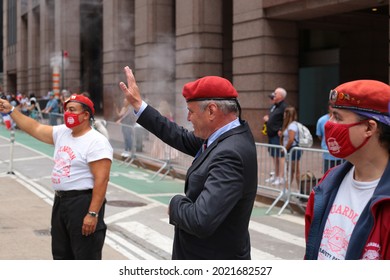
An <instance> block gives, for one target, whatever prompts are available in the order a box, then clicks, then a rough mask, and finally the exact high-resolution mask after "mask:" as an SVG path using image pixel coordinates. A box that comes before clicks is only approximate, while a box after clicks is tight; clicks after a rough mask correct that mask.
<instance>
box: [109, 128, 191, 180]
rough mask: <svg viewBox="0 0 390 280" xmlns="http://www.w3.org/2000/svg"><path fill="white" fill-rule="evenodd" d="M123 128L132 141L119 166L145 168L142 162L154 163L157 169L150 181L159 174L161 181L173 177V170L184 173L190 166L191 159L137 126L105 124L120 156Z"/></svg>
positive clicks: (123, 138) (112, 143)
mask: <svg viewBox="0 0 390 280" xmlns="http://www.w3.org/2000/svg"><path fill="white" fill-rule="evenodd" d="M124 128H128V129H130V130H131V133H130V134H131V137H132V141H131V151H129V154H128V155H125V156H122V158H123V162H122V163H121V164H126V165H127V166H129V165H130V164H132V163H137V165H141V166H142V167H145V165H144V163H143V161H150V162H154V163H155V164H157V165H159V167H158V170H157V171H156V172H155V173H154V175H153V176H152V179H155V178H156V177H157V175H159V174H162V177H161V178H160V179H163V178H164V177H165V176H166V175H168V174H169V173H170V174H171V175H172V176H173V177H174V175H175V170H183V171H184V172H185V171H186V170H187V169H188V168H189V166H190V165H191V163H192V157H190V156H188V155H186V154H184V153H181V152H179V151H178V150H176V149H174V148H172V147H170V146H168V145H167V144H165V143H164V142H163V141H161V140H160V139H158V138H157V137H156V136H154V135H153V134H151V133H149V132H148V131H147V130H146V129H144V128H143V127H142V126H140V125H138V124H135V125H134V126H131V125H126V124H118V123H115V122H109V121H108V122H106V129H107V131H108V134H109V140H110V143H111V146H112V147H113V149H114V152H116V153H119V154H121V152H122V151H124V149H125V148H124V147H125V141H126V140H125V133H124ZM139 159H140V160H139Z"/></svg>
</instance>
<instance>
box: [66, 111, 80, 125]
mask: <svg viewBox="0 0 390 280" xmlns="http://www.w3.org/2000/svg"><path fill="white" fill-rule="evenodd" d="M81 114H84V112H82V113H80V114H75V113H71V112H65V113H64V121H65V125H66V126H67V127H68V128H72V127H75V126H78V125H79V124H81V123H82V122H83V121H82V122H80V121H79V116H80V115H81Z"/></svg>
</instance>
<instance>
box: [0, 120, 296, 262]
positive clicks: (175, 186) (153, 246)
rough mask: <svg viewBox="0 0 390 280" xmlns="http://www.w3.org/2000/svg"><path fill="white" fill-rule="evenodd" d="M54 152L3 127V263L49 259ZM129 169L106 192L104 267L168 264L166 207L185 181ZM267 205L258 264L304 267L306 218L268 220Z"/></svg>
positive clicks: (258, 231) (254, 231)
mask: <svg viewBox="0 0 390 280" xmlns="http://www.w3.org/2000/svg"><path fill="white" fill-rule="evenodd" d="M53 150H54V149H53V147H52V146H50V145H46V144H44V143H41V142H39V141H37V140H35V139H33V138H32V137H30V136H28V135H27V134H25V133H23V132H21V131H18V130H17V131H16V133H15V142H14V143H12V141H10V131H7V130H6V129H5V128H4V127H3V126H0V190H1V191H0V244H1V250H0V259H2V260H50V259H52V256H51V252H50V242H51V237H50V215H51V205H52V203H53V197H54V193H53V191H52V189H51V186H50V175H51V169H52V167H53V160H52V155H53ZM154 175H155V174H154V172H153V171H151V170H146V169H143V168H139V167H137V166H133V165H130V166H126V165H124V164H122V162H121V161H120V160H115V161H114V163H113V165H112V169H111V175H110V183H109V187H108V191H107V206H106V215H105V221H106V223H107V225H108V231H107V237H106V242H105V246H104V250H103V259H105V260H126V259H130V260H166V259H170V258H171V250H172V242H173V227H172V226H171V225H170V224H169V223H168V216H167V214H166V213H167V204H168V201H169V199H170V198H171V197H172V196H173V195H174V194H177V193H182V192H183V186H184V182H183V181H182V180H180V179H174V178H171V177H168V176H166V177H164V178H162V177H161V176H154ZM267 209H268V205H264V204H260V203H256V205H255V207H254V209H253V213H252V218H251V223H250V233H251V242H252V258H253V259H257V260H278V259H284V260H301V259H302V258H303V255H304V218H303V216H302V215H299V214H297V213H289V211H285V212H284V214H282V215H280V216H279V215H277V213H278V211H279V209H278V208H277V207H275V208H274V209H273V210H272V212H271V213H270V214H269V215H266V214H265V212H266V210H267Z"/></svg>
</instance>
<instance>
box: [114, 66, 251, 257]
mask: <svg viewBox="0 0 390 280" xmlns="http://www.w3.org/2000/svg"><path fill="white" fill-rule="evenodd" d="M125 74H126V77H127V85H126V84H125V83H123V82H121V83H120V87H121V89H122V91H123V93H124V95H125V97H126V99H127V100H128V101H129V103H130V104H131V105H132V106H133V107H134V112H135V113H136V116H137V117H138V119H137V122H138V123H139V124H140V125H142V126H143V127H145V128H146V129H147V130H149V131H150V132H152V133H153V134H155V135H156V136H157V137H159V138H160V139H161V140H162V141H164V142H165V143H167V144H169V145H170V146H172V147H174V148H176V149H178V150H180V151H181V152H183V153H186V154H189V155H191V156H194V157H195V159H194V161H193V163H192V165H191V167H190V168H189V169H188V171H187V175H186V181H185V195H176V196H174V197H173V198H172V199H171V201H170V203H169V209H168V214H169V222H170V223H171V224H172V225H174V226H175V237H174V244H173V252H172V258H173V259H250V258H251V256H250V248H251V244H250V237H249V231H248V225H249V220H250V215H251V212H252V208H253V203H254V200H255V196H256V190H257V156H256V146H255V142H254V139H253V136H252V133H251V131H250V129H249V126H248V124H247V123H246V122H245V121H242V120H241V119H240V106H239V103H238V101H237V97H238V94H237V91H236V90H235V88H234V87H233V85H232V84H231V83H230V82H229V81H228V80H226V79H224V78H221V77H216V76H206V77H204V78H201V79H198V80H196V81H194V82H190V83H187V84H186V85H185V86H184V88H183V96H184V98H185V99H186V101H187V108H188V116H187V119H188V121H190V122H191V123H192V125H193V128H194V130H193V131H188V130H186V129H185V128H183V127H180V126H178V125H177V124H176V123H174V122H171V121H170V120H169V119H167V118H165V117H163V116H162V115H161V114H160V113H159V112H158V111H157V110H155V109H154V108H153V107H151V106H149V105H147V104H146V103H145V102H144V101H142V99H141V96H140V92H139V89H138V86H137V84H136V81H135V78H134V76H133V73H132V71H131V70H130V68H129V67H125ZM205 145H207V147H205Z"/></svg>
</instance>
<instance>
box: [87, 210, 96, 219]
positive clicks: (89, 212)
mask: <svg viewBox="0 0 390 280" xmlns="http://www.w3.org/2000/svg"><path fill="white" fill-rule="evenodd" d="M88 215H91V216H92V217H94V218H97V217H98V216H99V215H98V213H96V212H93V211H88Z"/></svg>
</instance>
